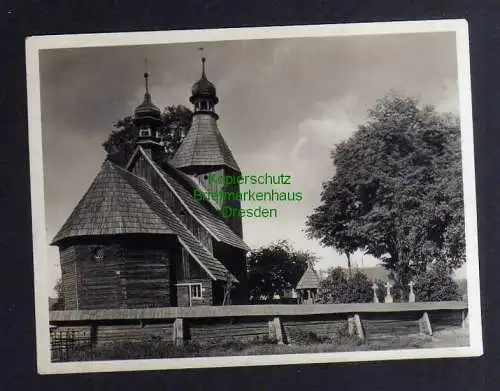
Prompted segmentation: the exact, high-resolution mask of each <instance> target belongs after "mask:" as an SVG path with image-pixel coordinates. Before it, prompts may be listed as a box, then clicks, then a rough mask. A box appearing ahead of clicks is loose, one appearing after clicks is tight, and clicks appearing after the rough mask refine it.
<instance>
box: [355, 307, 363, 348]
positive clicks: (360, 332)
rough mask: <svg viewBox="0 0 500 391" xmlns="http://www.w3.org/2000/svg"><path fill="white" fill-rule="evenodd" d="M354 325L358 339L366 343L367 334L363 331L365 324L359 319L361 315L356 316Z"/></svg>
mask: <svg viewBox="0 0 500 391" xmlns="http://www.w3.org/2000/svg"><path fill="white" fill-rule="evenodd" d="M354 323H355V325H356V333H357V334H358V338H359V339H360V340H361V341H363V342H364V341H365V332H364V330H363V324H362V323H361V318H360V317H359V314H355V315H354Z"/></svg>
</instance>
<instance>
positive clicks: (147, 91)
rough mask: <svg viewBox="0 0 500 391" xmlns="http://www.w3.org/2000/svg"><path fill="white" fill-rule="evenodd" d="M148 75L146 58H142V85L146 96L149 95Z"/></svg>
mask: <svg viewBox="0 0 500 391" xmlns="http://www.w3.org/2000/svg"><path fill="white" fill-rule="evenodd" d="M148 79H149V73H148V58H147V57H145V58H144V84H145V86H146V94H148V95H149V82H148V81H149V80H148Z"/></svg>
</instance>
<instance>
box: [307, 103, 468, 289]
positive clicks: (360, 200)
mask: <svg viewBox="0 0 500 391" xmlns="http://www.w3.org/2000/svg"><path fill="white" fill-rule="evenodd" d="M332 158H333V161H334V165H335V168H336V172H335V175H334V176H333V178H332V179H331V180H330V181H328V182H327V183H326V184H324V185H323V191H322V194H321V204H320V206H319V207H318V208H316V209H315V210H314V211H313V213H312V215H311V216H309V218H308V220H307V225H308V233H309V235H310V236H311V237H314V238H317V239H320V240H321V242H322V243H323V244H324V245H328V246H333V247H335V248H337V249H339V250H341V251H346V249H347V251H349V252H352V251H354V250H361V251H365V252H366V253H368V254H371V255H373V256H375V257H377V258H379V259H381V260H382V264H383V265H384V267H386V268H387V269H388V270H390V271H391V272H392V276H393V279H394V281H395V282H396V284H397V285H399V286H400V287H406V286H407V285H408V283H409V281H410V280H411V279H413V278H414V277H415V276H417V275H419V274H421V273H424V272H425V271H426V270H427V265H429V264H431V263H442V264H444V265H446V266H447V267H450V268H457V267H459V266H461V265H462V264H463V262H464V260H465V251H464V250H465V235H464V217H463V193H462V172H461V156H460V126H459V121H458V118H456V117H455V116H452V115H449V114H441V113H438V112H436V111H435V109H434V108H432V107H431V106H424V107H421V106H420V105H419V103H418V101H417V100H415V99H413V98H407V97H402V96H399V95H396V94H390V95H388V96H386V97H385V98H383V99H381V100H379V101H378V102H377V104H376V105H375V107H374V108H373V109H371V110H370V111H369V118H368V121H367V122H366V123H365V124H363V125H361V126H359V128H358V131H357V132H356V133H355V134H354V135H353V136H352V137H351V138H350V139H348V140H346V141H344V142H342V143H340V144H338V145H337V146H336V148H335V149H334V151H333V152H332Z"/></svg>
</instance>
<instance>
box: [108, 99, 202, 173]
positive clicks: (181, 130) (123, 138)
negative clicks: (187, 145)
mask: <svg viewBox="0 0 500 391" xmlns="http://www.w3.org/2000/svg"><path fill="white" fill-rule="evenodd" d="M192 115H193V113H192V111H191V110H190V109H189V108H187V107H185V106H183V105H177V106H175V105H171V106H167V107H166V108H165V110H164V111H163V113H162V116H161V119H162V125H161V126H160V128H159V131H160V135H161V137H162V139H163V141H164V142H165V151H166V155H165V157H166V158H167V159H168V158H170V157H171V156H172V155H173V154H174V153H175V151H176V150H177V148H178V147H179V145H180V144H181V142H182V140H183V138H184V137H185V135H186V134H187V133H188V131H189V128H190V127H191V119H192ZM113 126H114V128H115V130H113V132H112V133H111V134H110V135H109V137H108V139H107V140H106V141H105V142H104V143H103V144H102V145H103V147H104V149H105V151H106V152H107V153H108V156H109V158H110V159H111V160H113V161H114V162H115V163H117V164H120V165H125V164H126V163H127V162H128V160H129V158H130V157H131V156H132V153H133V152H134V150H135V147H136V144H135V143H136V141H137V136H138V129H137V127H136V126H135V124H134V122H133V118H132V117H131V116H128V117H125V118H123V119H121V120H119V121H117V122H116V123H115V124H114V125H113Z"/></svg>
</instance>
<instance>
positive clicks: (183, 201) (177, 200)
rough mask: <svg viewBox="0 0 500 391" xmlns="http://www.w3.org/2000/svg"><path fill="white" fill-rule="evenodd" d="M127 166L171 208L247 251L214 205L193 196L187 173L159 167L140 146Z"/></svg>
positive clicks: (218, 236)
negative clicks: (143, 178)
mask: <svg viewBox="0 0 500 391" xmlns="http://www.w3.org/2000/svg"><path fill="white" fill-rule="evenodd" d="M141 166H142V167H141ZM128 169H129V170H132V171H134V172H135V173H136V174H137V175H140V176H144V177H146V178H147V180H148V182H149V183H151V184H152V186H153V188H154V189H155V191H156V193H158V194H160V195H161V198H162V199H163V200H165V202H166V204H167V205H169V207H171V208H172V210H174V212H179V211H185V213H188V214H189V215H190V216H191V217H192V218H193V219H194V221H196V223H197V224H199V226H201V227H202V228H203V230H205V231H206V232H207V233H208V234H209V235H211V237H212V238H213V239H215V240H216V241H218V242H223V243H225V244H227V245H229V246H232V247H237V248H240V249H242V250H245V251H250V248H249V247H248V246H247V244H246V243H245V242H244V241H243V239H242V238H240V237H239V236H238V235H237V234H236V233H235V232H234V231H233V230H232V229H231V228H230V227H229V226H228V225H227V224H226V222H225V221H224V219H223V218H222V216H221V215H220V213H219V212H218V211H217V210H216V209H215V208H214V207H211V206H210V205H208V204H203V203H201V202H199V201H196V200H195V198H194V196H193V191H194V189H195V188H196V183H195V182H194V181H193V180H192V179H191V178H190V177H189V176H187V175H186V174H184V173H182V172H181V171H179V170H177V169H175V168H174V167H172V166H170V165H169V164H168V163H165V164H163V165H162V167H160V166H159V165H158V164H156V163H154V162H153V160H152V159H151V158H150V157H149V156H148V155H147V154H146V153H145V152H144V151H143V150H142V148H140V147H139V148H138V150H137V153H136V154H135V158H134V159H133V160H131V161H130V163H129V167H128ZM173 206H175V207H173Z"/></svg>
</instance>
